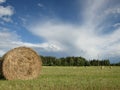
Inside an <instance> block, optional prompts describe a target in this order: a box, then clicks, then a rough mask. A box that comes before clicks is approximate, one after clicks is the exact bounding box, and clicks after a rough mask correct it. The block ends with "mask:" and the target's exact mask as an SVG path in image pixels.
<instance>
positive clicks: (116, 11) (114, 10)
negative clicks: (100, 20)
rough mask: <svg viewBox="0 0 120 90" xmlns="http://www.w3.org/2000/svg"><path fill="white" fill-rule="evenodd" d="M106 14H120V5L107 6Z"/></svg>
mask: <svg viewBox="0 0 120 90" xmlns="http://www.w3.org/2000/svg"><path fill="white" fill-rule="evenodd" d="M105 13H106V14H120V7H117V8H109V9H107V10H106V11H105Z"/></svg>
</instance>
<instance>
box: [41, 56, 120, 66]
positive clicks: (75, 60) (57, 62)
mask: <svg viewBox="0 0 120 90" xmlns="http://www.w3.org/2000/svg"><path fill="white" fill-rule="evenodd" d="M41 59H42V63H43V65H44V66H110V65H116V66H120V63H117V64H110V61H109V59H105V60H96V59H93V60H86V59H85V58H84V57H62V58H56V57H52V56H41Z"/></svg>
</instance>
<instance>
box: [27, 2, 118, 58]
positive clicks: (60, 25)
mask: <svg viewBox="0 0 120 90" xmlns="http://www.w3.org/2000/svg"><path fill="white" fill-rule="evenodd" d="M91 1H92V2H91ZM93 1H94V2H93ZM106 4H109V2H107V1H105V0H97V1H95V0H90V2H88V4H85V7H84V8H85V9H84V10H85V11H84V12H83V18H84V23H83V25H80V26H79V25H78V26H76V25H73V24H70V23H64V22H60V21H57V20H55V19H54V20H47V21H44V22H38V21H37V22H36V23H35V22H34V23H31V24H30V25H29V26H28V30H29V31H30V32H32V33H33V34H34V35H37V36H39V37H42V38H44V39H45V40H46V43H47V42H55V43H54V44H55V45H56V46H58V47H60V49H61V50H62V51H63V52H64V53H65V54H66V55H76V56H80V55H81V56H84V57H86V58H87V59H91V58H100V59H103V58H109V57H114V56H119V54H120V46H119V45H120V37H119V34H120V28H117V29H115V30H114V31H113V33H104V34H101V33H103V32H104V30H103V28H105V27H106V26H105V25H104V24H102V23H103V22H104V19H105V18H107V15H106V14H105V13H104V9H105V8H106V7H105V6H106ZM117 12H118V11H117ZM106 23H107V22H106ZM99 25H101V27H100V28H99V27H98V26H99ZM58 53H59V51H58Z"/></svg>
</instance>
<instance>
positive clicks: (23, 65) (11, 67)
mask: <svg viewBox="0 0 120 90" xmlns="http://www.w3.org/2000/svg"><path fill="white" fill-rule="evenodd" d="M41 66H42V62H41V59H40V56H39V55H38V54H37V53H36V52H35V51H34V50H32V49H31V48H28V47H18V48H14V49H12V50H10V51H8V52H7V53H6V54H5V55H4V56H3V58H2V74H3V76H4V77H5V79H7V80H17V79H20V80H28V79H33V78H36V77H38V76H39V74H40V71H41Z"/></svg>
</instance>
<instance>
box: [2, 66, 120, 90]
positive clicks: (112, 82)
mask: <svg viewBox="0 0 120 90" xmlns="http://www.w3.org/2000/svg"><path fill="white" fill-rule="evenodd" d="M0 90H120V67H112V68H110V67H104V68H101V67H45V66H44V67H43V69H42V73H41V75H40V76H39V77H38V78H37V79H35V80H27V81H21V80H14V81H7V80H0Z"/></svg>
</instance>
